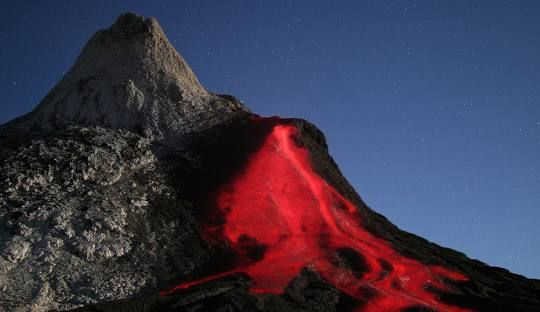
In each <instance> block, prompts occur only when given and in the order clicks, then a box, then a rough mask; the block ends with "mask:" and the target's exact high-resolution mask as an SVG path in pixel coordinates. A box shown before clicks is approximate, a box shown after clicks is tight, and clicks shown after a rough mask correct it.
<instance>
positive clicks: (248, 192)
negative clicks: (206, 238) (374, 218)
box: [163, 124, 468, 311]
mask: <svg viewBox="0 0 540 312" xmlns="http://www.w3.org/2000/svg"><path fill="white" fill-rule="evenodd" d="M297 135H298V130H297V128H296V127H294V126H292V125H288V124H281V125H276V126H274V128H273V130H272V131H271V132H270V134H269V135H268V136H267V138H266V140H265V142H264V144H263V145H262V146H261V148H260V149H259V150H258V151H257V152H256V153H255V154H254V155H253V156H252V157H251V158H250V160H249V163H248V164H247V165H246V167H245V170H244V171H243V172H242V173H241V174H240V175H238V176H237V177H236V178H235V179H234V180H233V181H231V182H230V183H229V184H227V185H224V186H223V187H222V188H221V189H220V193H219V195H218V198H217V203H216V205H217V208H218V209H220V210H221V212H222V213H223V215H224V216H225V220H226V222H225V224H224V225H221V226H220V228H219V232H221V233H223V235H224V237H223V239H226V240H229V241H230V243H231V245H232V246H233V248H234V249H235V250H236V251H237V253H238V254H239V255H240V261H239V262H238V264H237V266H236V268H235V269H234V270H232V271H228V272H224V273H221V274H218V275H215V276H210V277H207V278H204V279H202V280H199V281H192V282H187V283H184V284H180V285H178V286H177V287H175V288H173V289H172V290H170V291H167V292H164V293H163V294H164V295H166V294H169V293H172V292H175V291H177V290H179V289H185V288H189V287H191V286H193V285H196V284H200V283H204V282H207V281H209V280H212V279H215V278H220V277H223V276H226V275H229V274H232V273H237V272H243V273H245V274H247V275H248V276H249V277H250V278H251V279H252V281H253V286H252V288H251V289H250V291H252V292H254V293H273V294H281V293H283V291H284V287H285V286H286V285H287V284H288V283H289V282H290V281H291V280H292V279H294V278H295V277H296V276H298V274H299V273H300V271H301V270H302V268H309V269H311V270H313V271H315V272H317V273H318V274H319V275H320V276H321V277H322V278H323V279H324V280H325V281H327V282H328V283H329V284H332V285H333V286H335V287H336V288H337V289H339V290H340V291H342V292H344V293H346V294H348V295H349V296H351V297H353V298H356V299H358V300H359V301H362V302H364V303H365V304H363V305H362V307H361V310H362V311H381V310H383V311H392V310H396V311H397V310H401V309H403V308H407V307H413V306H425V307H429V308H432V309H435V310H438V311H468V310H466V309H463V308H459V307H454V306H450V305H448V304H445V303H443V302H441V301H440V300H438V298H437V296H436V295H435V294H434V293H432V292H430V291H427V290H426V286H430V287H432V288H437V289H440V290H443V291H444V290H447V286H446V285H445V284H444V281H443V278H444V279H451V280H457V281H466V280H467V277H466V276H464V275H462V274H460V273H458V272H455V271H452V270H449V269H447V268H444V267H440V266H430V265H425V264H422V263H420V262H418V261H417V260H413V259H410V258H407V257H404V256H402V255H400V254H399V253H397V252H396V251H395V250H394V249H393V248H392V247H391V245H390V244H389V243H388V242H386V241H384V240H383V239H381V238H378V237H376V236H374V235H373V234H371V233H370V232H368V231H367V230H365V229H364V228H363V227H362V220H361V216H360V215H359V213H358V212H357V208H356V207H355V206H354V205H353V204H352V203H351V202H349V201H348V200H347V199H345V198H344V197H343V196H341V195H340V194H339V193H338V192H337V191H336V190H335V189H334V188H333V187H332V186H330V185H329V184H327V183H326V182H325V181H324V179H322V178H321V177H320V176H319V175H318V174H317V173H316V172H315V171H314V170H313V168H312V166H311V163H310V157H309V153H308V151H307V150H306V149H305V148H303V147H300V146H298V145H297V144H296V143H295V141H294V137H295V136H297ZM214 230H215V229H214Z"/></svg>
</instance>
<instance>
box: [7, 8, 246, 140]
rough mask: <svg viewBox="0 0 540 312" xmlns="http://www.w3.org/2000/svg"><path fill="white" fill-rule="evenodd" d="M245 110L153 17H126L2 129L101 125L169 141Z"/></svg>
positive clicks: (95, 40)
mask: <svg viewBox="0 0 540 312" xmlns="http://www.w3.org/2000/svg"><path fill="white" fill-rule="evenodd" d="M247 112H248V109H247V108H246V107H245V106H244V105H243V104H241V103H240V102H239V101H238V100H236V99H234V98H233V97H231V96H220V95H217V94H213V93H211V92H208V91H206V90H205V89H204V88H203V87H202V86H201V84H200V83H199V81H198V80H197V78H196V77H195V75H194V74H193V72H192V71H191V69H190V68H189V66H188V64H187V63H186V62H185V61H184V59H183V58H182V57H181V56H180V54H178V52H177V51H176V50H175V49H174V47H173V46H172V45H171V44H170V42H169V41H168V40H167V38H166V37H165V35H164V33H163V30H162V29H161V27H160V25H159V24H158V23H157V21H156V20H155V19H154V18H148V19H146V20H145V19H144V18H143V17H141V16H138V15H135V14H131V13H126V14H123V15H121V16H120V17H119V18H118V20H117V21H116V22H115V24H114V25H112V26H111V27H110V28H108V29H105V30H101V31H98V32H97V33H96V34H95V35H94V36H93V37H92V38H91V39H90V41H89V42H88V43H87V44H86V46H85V47H84V49H83V50H82V52H81V55H80V56H79V58H78V59H77V61H76V62H75V64H74V65H73V67H72V68H71V69H70V70H69V71H68V72H67V73H66V75H65V76H64V78H63V79H62V80H61V81H60V82H59V83H58V85H56V86H55V87H54V88H53V90H52V91H51V92H50V93H49V94H48V95H47V96H46V97H45V98H44V99H43V100H42V101H41V103H40V104H39V105H38V106H37V107H36V109H34V110H33V111H32V112H31V113H29V114H27V115H25V116H22V117H20V118H18V119H15V120H14V121H12V122H10V123H9V124H7V125H5V126H4V127H9V128H19V129H26V130H32V131H37V130H50V129H54V128H57V127H58V126H64V125H69V124H78V125H97V126H102V127H113V128H126V129H130V128H136V129H138V130H139V131H142V132H144V133H145V134H146V135H147V136H148V137H151V138H154V139H170V138H176V137H178V136H180V135H182V134H185V133H189V132H194V131H200V130H203V129H206V128H208V127H211V126H213V125H216V124H219V123H222V122H224V121H226V120H228V119H230V118H231V117H234V116H237V115H239V114H244V113H247Z"/></svg>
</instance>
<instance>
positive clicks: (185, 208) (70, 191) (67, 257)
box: [0, 126, 205, 311]
mask: <svg viewBox="0 0 540 312" xmlns="http://www.w3.org/2000/svg"><path fill="white" fill-rule="evenodd" d="M21 141H22V142H24V143H21ZM0 143H1V144H2V152H1V153H0V177H1V181H0V229H1V231H0V311H2V310H5V311H47V310H49V309H60V310H65V309H69V308H74V307H77V306H81V305H84V304H87V303H91V302H97V301H104V300H112V299H118V298H125V297H128V296H132V295H134V294H139V293H144V292H145V289H147V290H148V291H154V292H155V291H156V290H157V288H158V282H160V281H162V280H166V279H167V277H168V278H170V277H173V276H179V275H180V274H183V273H184V272H185V271H186V270H191V269H192V267H191V266H193V264H192V263H188V262H185V261H184V260H183V259H186V258H190V259H200V258H204V257H205V254H204V252H203V250H204V248H202V247H200V246H199V247H197V248H195V247H194V246H198V245H197V244H199V242H200V240H199V239H198V237H197V236H196V234H195V233H194V232H193V231H192V230H193V229H194V228H196V226H194V222H195V221H194V220H193V217H192V216H191V215H190V213H191V212H190V211H191V210H192V206H191V205H190V203H189V202H186V201H183V200H181V199H179V198H178V195H177V192H176V190H175V189H174V188H173V187H171V185H170V184H169V182H168V181H167V175H168V172H169V170H170V169H169V168H168V167H167V166H168V165H167V164H166V162H158V160H157V158H156V154H155V152H154V151H153V150H152V148H151V147H152V144H151V143H152V142H151V140H149V139H148V138H145V137H142V136H140V135H137V134H134V133H132V132H131V131H128V130H113V129H104V128H100V127H90V128H88V127H79V126H72V127H70V128H68V129H67V130H66V131H62V132H60V133H54V134H53V133H51V134H47V135H46V136H44V137H40V138H36V137H34V138H30V139H28V140H26V139H23V140H21V138H15V139H13V141H10V140H6V139H1V138H0ZM181 157H182V156H181V154H177V158H176V160H178V159H180V158H181ZM189 229H191V232H190V230H189ZM193 250H197V254H190V253H191V252H192V251H193Z"/></svg>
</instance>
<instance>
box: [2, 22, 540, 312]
mask: <svg viewBox="0 0 540 312" xmlns="http://www.w3.org/2000/svg"><path fill="white" fill-rule="evenodd" d="M128 61H129V62H128ZM158 73H159V74H158ZM88 77H93V78H91V79H87V78H88ZM130 81H131V82H130ZM125 84H127V85H130V84H133V85H135V86H136V88H137V90H139V91H140V93H141V94H143V95H144V96H142V97H138V96H131V95H130V96H123V95H122V94H135V93H137V92H135V91H134V93H130V92H131V91H126V93H121V92H120V93H118V94H116V93H114V92H113V90H114V89H115V88H114V86H120V87H117V88H120V90H130V88H131V87H127V88H125V89H122V88H123V87H122V86H124V85H125ZM79 86H81V88H79ZM171 86H172V87H171ZM171 88H172V89H171ZM170 90H177V91H178V92H174V91H170ZM98 94H99V96H97V98H98V101H96V102H92V101H91V100H90V99H92V98H95V97H96V95H98ZM105 94H107V95H105ZM137 94H138V93H137ZM179 94H180V95H181V96H178V95H179ZM138 98H143V99H144V100H143V101H139V102H136V101H138V100H137V99H138ZM134 101H135V102H134ZM133 103H138V104H137V105H132V104H133ZM197 120H198V121H199V122H197ZM0 146H2V149H1V150H0V311H1V310H2V309H3V310H6V311H12V310H14V311H47V310H50V309H58V310H67V309H71V308H76V307H81V306H82V308H81V309H80V310H81V311H347V310H353V309H354V310H369V311H377V310H378V311H381V310H390V311H396V310H401V311H433V310H440V311H467V310H478V311H538V310H540V283H539V281H537V280H530V279H526V278H524V277H522V276H519V275H515V274H512V273H510V272H508V271H506V270H504V269H500V268H493V267H489V266H487V265H485V264H483V263H481V262H479V261H476V260H471V259H468V258H467V257H466V256H465V255H463V254H461V253H459V252H456V251H453V250H450V249H446V248H443V247H440V246H437V245H435V244H432V243H430V242H428V241H426V240H424V239H422V238H420V237H417V236H415V235H413V234H410V233H406V232H403V231H401V230H399V229H398V228H396V227H395V226H394V225H392V224H391V223H390V222H389V221H388V220H386V219H385V218H384V217H383V216H381V215H379V214H377V213H376V212H374V211H373V210H371V209H370V208H369V207H367V206H366V205H365V204H364V203H363V201H362V200H361V199H360V197H359V196H358V195H357V194H356V192H355V191H354V189H353V188H352V187H351V186H350V185H349V183H348V182H347V181H346V180H345V178H344V177H343V176H342V175H341V173H340V172H339V169H338V167H337V165H336V164H335V163H334V161H333V160H332V158H331V157H330V156H329V154H328V150H327V146H326V142H325V139H324V135H323V134H322V133H321V132H320V131H319V130H318V129H317V128H316V127H315V126H313V125H311V124H310V123H308V122H306V121H303V120H298V119H280V118H260V117H257V116H255V115H252V114H250V113H249V112H248V110H247V109H246V108H245V107H243V106H242V105H241V104H240V103H238V102H237V101H236V100H234V98H232V97H229V96H218V95H214V94H212V93H209V92H207V91H205V90H204V89H203V88H202V87H201V86H200V84H199V83H198V82H197V80H196V78H195V76H194V75H193V73H192V72H191V70H189V67H188V66H187V65H186V63H185V62H184V61H183V60H182V59H181V58H180V56H179V55H178V54H177V53H176V52H175V51H174V50H173V49H172V47H171V46H170V44H169V43H168V42H167V40H166V39H165V37H164V36H163V33H162V31H161V29H160V28H159V26H158V25H157V23H156V22H155V20H154V19H148V20H144V19H142V18H141V17H138V16H135V15H132V14H126V15H123V16H121V17H120V18H119V19H118V21H117V22H116V23H115V24H114V25H113V26H112V27H111V28H110V29H108V30H104V31H100V32H98V33H97V34H96V35H95V36H94V37H93V38H92V39H91V41H90V42H89V43H88V45H87V47H86V48H85V49H84V51H83V54H82V55H81V57H80V58H79V60H78V61H77V63H76V65H75V66H74V68H73V69H72V70H71V71H70V72H69V73H68V74H67V75H66V77H65V78H64V79H63V80H62V81H61V82H60V84H59V85H58V86H57V87H55V89H54V90H53V91H51V94H50V95H48V96H47V97H46V98H45V99H44V100H43V101H42V103H41V104H40V105H39V106H38V108H36V110H34V111H33V112H32V113H30V114H29V115H26V116H23V117H21V118H19V119H16V120H14V121H12V122H10V123H8V124H7V125H4V126H2V127H1V128H0ZM160 291H161V292H162V293H161V294H162V295H160V294H159V292H160ZM91 303H97V304H91Z"/></svg>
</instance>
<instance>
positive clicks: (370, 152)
mask: <svg viewBox="0 0 540 312" xmlns="http://www.w3.org/2000/svg"><path fill="white" fill-rule="evenodd" d="M152 3H153V2H151V1H146V2H142V1H85V2H83V1H78V2H74V1H10V3H8V1H2V2H1V4H0V17H1V30H0V36H1V40H2V47H1V49H0V95H1V98H2V101H1V104H0V123H4V122H7V121H9V120H11V119H13V118H14V117H17V116H19V115H21V114H24V113H26V112H28V111H30V110H31V109H32V108H33V107H35V105H37V103H38V102H39V101H40V100H41V99H42V98H43V97H44V96H45V95H46V94H47V92H48V91H49V90H50V89H51V88H52V87H53V86H54V85H55V84H56V83H57V82H58V81H59V80H60V79H61V77H62V76H63V74H64V73H65V72H66V71H67V70H68V69H69V68H70V66H71V65H72V64H73V62H74V61H75V59H76V57H77V56H78V54H79V52H80V50H81V49H82V47H83V45H84V44H85V43H86V41H87V40H88V39H89V37H90V36H91V35H92V34H93V33H94V32H95V31H96V30H97V29H100V28H105V27H108V26H110V24H112V23H113V22H114V20H115V19H116V17H117V16H118V15H119V14H120V13H122V12H125V11H132V12H135V13H137V14H141V15H144V16H155V17H157V19H158V21H159V22H160V24H161V25H162V27H163V28H164V30H165V33H166V35H167V36H168V38H169V39H170V40H171V42H172V43H173V45H174V46H175V47H176V48H177V49H178V50H179V51H180V53H181V54H182V56H183V57H184V58H185V59H186V60H187V62H188V63H189V64H190V66H191V67H192V68H193V70H194V71H195V73H196V74H197V75H198V77H199V80H200V81H201V82H202V84H203V85H204V86H205V87H206V88H207V89H209V90H211V91H215V92H218V93H225V94H232V95H235V96H236V97H238V98H240V99H241V100H242V101H244V103H245V104H246V105H247V106H248V107H249V108H250V109H252V110H253V111H254V112H256V113H258V114H261V115H280V116H284V117H301V118H305V119H308V120H310V121H311V122H313V123H315V124H316V125H317V126H318V127H319V128H321V129H322V130H323V131H324V132H325V134H326V136H327V140H328V143H329V146H330V151H331V154H332V156H333V157H334V159H335V160H336V162H337V163H338V164H339V166H340V168H341V169H342V171H343V173H344V174H345V176H346V177H347V178H348V179H349V181H350V182H351V183H352V184H353V185H354V186H355V188H356V190H357V191H358V193H359V194H360V195H361V196H362V198H363V199H364V200H365V201H366V202H367V204H368V205H369V206H371V207H372V208H373V209H375V210H376V211H378V212H380V213H381V214H383V215H385V216H386V217H388V218H389V219H390V220H391V221H392V222H393V223H395V224H396V225H398V226H399V227H400V228H402V229H404V230H407V231H410V232H413V233H415V234H418V235H420V236H423V237H425V238H427V239H428V240H430V241H433V242H436V243H438V244H440V245H443V246H446V247H450V248H454V249H457V250H459V251H462V252H464V253H465V254H467V255H468V256H469V257H472V258H476V259H480V260H482V261H484V262H487V263H488V264H490V265H495V266H501V267H504V268H507V269H509V270H511V271H513V272H515V273H519V274H523V275H525V276H528V277H534V278H540V266H539V265H538V263H540V1H536V0H532V1H495V0H486V1H459V0H448V1H380V0H377V1H352V0H351V1H313V0H309V1H307V0H306V1H254V0H249V1H248V0H246V1H160V2H159V4H152Z"/></svg>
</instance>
